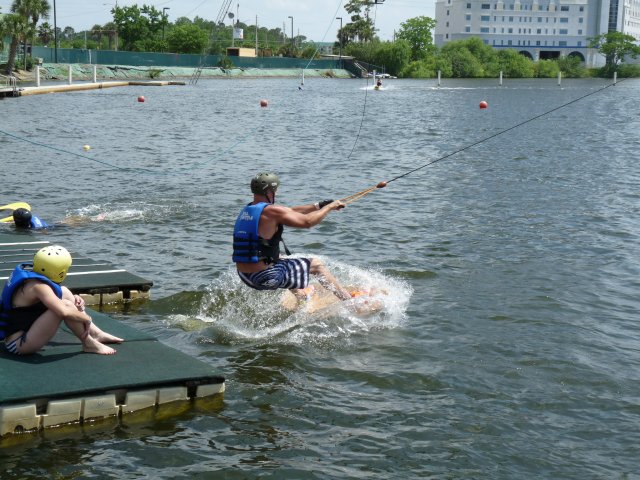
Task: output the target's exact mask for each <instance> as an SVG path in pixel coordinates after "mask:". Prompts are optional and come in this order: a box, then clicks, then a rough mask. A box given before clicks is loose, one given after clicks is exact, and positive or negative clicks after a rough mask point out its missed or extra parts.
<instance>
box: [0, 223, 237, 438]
mask: <svg viewBox="0 0 640 480" xmlns="http://www.w3.org/2000/svg"><path fill="white" fill-rule="evenodd" d="M48 244H50V243H49V242H47V241H40V240H36V239H34V238H33V237H32V236H31V235H6V234H0V288H2V287H3V286H4V283H5V280H6V278H7V277H8V276H9V274H10V273H11V271H12V270H13V268H14V267H15V266H16V265H17V264H18V263H26V262H31V261H32V259H33V255H34V254H35V252H36V251H37V250H39V249H40V248H42V247H43V246H46V245H48ZM72 256H73V265H72V266H71V269H70V270H69V274H68V275H67V278H66V279H65V281H64V282H63V285H66V286H67V287H68V288H69V289H70V290H71V291H73V292H74V293H77V292H83V291H89V292H90V291H94V290H97V291H102V290H104V289H107V290H114V289H115V290H119V291H121V292H122V291H127V289H134V288H135V289H140V290H142V289H145V288H146V289H147V290H148V289H149V288H150V287H151V285H152V282H150V281H148V280H144V279H142V278H141V277H138V276H136V275H133V274H130V273H128V272H126V271H125V270H121V269H115V268H114V267H113V266H111V265H109V264H106V263H101V262H95V261H92V260H90V259H87V258H83V257H82V256H81V255H79V254H78V253H75V254H73V253H72ZM131 291H133V290H129V292H131ZM87 313H88V314H89V315H90V316H91V317H92V319H93V321H94V322H95V323H96V325H98V327H100V328H101V329H102V330H104V331H106V332H109V333H111V334H113V335H116V336H118V337H121V338H124V342H123V343H121V344H115V345H114V348H116V350H117V353H116V354H115V355H96V354H89V353H83V352H82V345H81V343H80V341H79V340H78V339H77V338H76V337H75V336H74V335H73V334H72V333H71V332H70V331H69V330H68V329H67V327H66V326H64V325H63V326H62V327H61V328H60V329H58V332H57V333H56V335H55V336H54V338H53V339H52V340H51V341H50V342H49V343H48V344H47V345H46V346H45V347H44V348H43V349H41V350H40V351H38V352H37V353H35V354H33V355H24V356H18V355H12V354H10V353H8V352H7V351H6V350H5V349H4V347H3V346H0V371H2V375H0V447H2V446H3V441H6V438H7V437H14V436H15V435H14V434H18V433H24V432H38V431H41V430H43V429H47V428H49V427H59V426H61V425H66V424H70V425H85V424H87V423H93V422H97V421H109V420H113V421H124V419H125V418H129V417H125V415H127V414H131V413H135V412H140V414H141V415H142V416H143V417H144V418H145V419H149V420H151V421H153V419H154V418H156V415H161V416H164V415H166V413H163V410H162V409H164V408H167V407H168V406H170V405H174V404H175V405H181V406H185V405H186V406H187V408H188V407H189V406H190V405H192V404H194V403H196V402H198V401H199V400H200V399H215V398H220V399H221V398H222V394H223V393H224V391H225V379H224V377H222V376H220V375H216V374H214V373H213V372H212V368H211V366H210V365H208V364H206V363H205V362H202V361H200V360H198V359H195V358H192V357H190V356H188V355H186V354H184V353H182V352H180V351H178V350H175V349H173V348H171V347H169V346H167V345H164V344H163V343H161V342H159V341H158V340H157V339H156V338H154V337H152V336H150V335H148V334H146V333H144V332H140V331H138V330H136V329H134V328H133V327H131V326H128V325H125V324H123V323H121V322H118V321H116V320H115V319H113V318H111V317H109V316H108V315H105V314H103V313H100V312H97V311H93V310H91V309H87ZM179 411H183V410H179Z"/></svg>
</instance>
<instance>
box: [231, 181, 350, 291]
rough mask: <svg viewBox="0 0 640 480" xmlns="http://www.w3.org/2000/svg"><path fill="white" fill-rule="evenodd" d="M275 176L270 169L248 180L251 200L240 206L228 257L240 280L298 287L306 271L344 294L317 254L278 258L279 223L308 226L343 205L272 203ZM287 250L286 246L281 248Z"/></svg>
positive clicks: (259, 287) (306, 279)
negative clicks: (244, 205)
mask: <svg viewBox="0 0 640 480" xmlns="http://www.w3.org/2000/svg"><path fill="white" fill-rule="evenodd" d="M279 185H280V180H279V179H278V177H277V175H275V174H273V173H259V174H257V175H256V176H255V177H254V178H253V179H252V180H251V192H252V193H253V202H251V203H250V204H248V205H247V206H246V207H244V208H243V209H242V211H241V212H240V214H239V215H238V218H237V220H236V224H235V228H234V232H233V261H234V262H235V263H236V268H237V270H238V275H239V276H240V279H241V280H242V281H243V282H244V283H245V284H246V285H248V286H249V287H251V288H255V289H256V290H276V289H278V288H286V289H291V290H292V292H294V293H296V292H297V290H298V289H302V288H306V287H307V285H308V284H309V274H312V275H316V276H317V277H318V281H319V282H320V283H321V284H322V285H323V286H324V287H325V288H328V289H329V290H331V291H332V292H333V293H334V294H335V295H336V296H337V297H338V298H340V299H341V300H347V299H349V298H351V296H350V295H349V292H348V291H347V290H346V289H345V288H343V287H342V286H341V285H340V284H339V283H338V281H337V280H336V279H335V278H334V277H333V275H331V273H329V270H328V269H327V267H326V266H325V265H324V264H323V263H322V262H321V261H320V260H318V259H317V258H311V259H309V258H280V242H281V241H282V231H283V229H284V225H286V226H288V227H295V228H311V227H314V226H315V225H317V224H319V223H320V222H322V220H324V218H325V217H326V216H327V215H328V214H329V213H330V212H331V211H333V210H338V209H339V208H343V207H344V204H343V203H342V202H341V201H340V200H335V201H334V200H324V201H322V202H318V203H315V204H310V205H301V206H297V207H292V208H289V207H285V206H282V205H275V198H276V190H277V189H278V186H279ZM285 251H286V253H287V254H289V252H288V251H287V248H286V246H285Z"/></svg>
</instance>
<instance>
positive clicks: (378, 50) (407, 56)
mask: <svg viewBox="0 0 640 480" xmlns="http://www.w3.org/2000/svg"><path fill="white" fill-rule="evenodd" d="M410 60H411V45H409V42H407V41H406V40H398V41H395V42H374V49H373V63H374V64H375V65H380V66H383V67H384V68H385V72H386V73H389V74H391V75H399V74H400V72H401V71H402V69H403V68H405V67H406V66H407V65H408V64H409V61H410Z"/></svg>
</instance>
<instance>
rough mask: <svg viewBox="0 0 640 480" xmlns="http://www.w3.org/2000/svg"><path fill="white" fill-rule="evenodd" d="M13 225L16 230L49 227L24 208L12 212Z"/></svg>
mask: <svg viewBox="0 0 640 480" xmlns="http://www.w3.org/2000/svg"><path fill="white" fill-rule="evenodd" d="M13 223H14V224H15V226H16V228H32V229H38V228H48V227H49V225H48V224H47V223H46V222H45V221H43V220H41V219H40V218H38V217H36V216H35V215H34V214H33V213H31V212H30V211H29V210H27V209H26V208H16V209H15V210H14V211H13Z"/></svg>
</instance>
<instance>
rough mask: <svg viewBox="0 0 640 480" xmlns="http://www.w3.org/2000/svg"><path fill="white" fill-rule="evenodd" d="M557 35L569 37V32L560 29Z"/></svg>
mask: <svg viewBox="0 0 640 480" xmlns="http://www.w3.org/2000/svg"><path fill="white" fill-rule="evenodd" d="M558 33H559V34H560V35H569V30H568V29H566V28H561V29H560V30H559V31H558Z"/></svg>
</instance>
